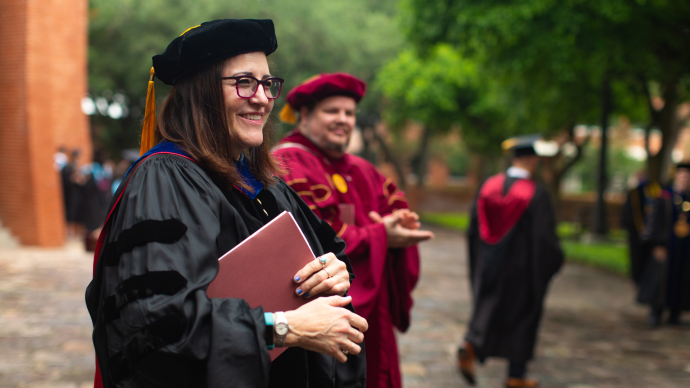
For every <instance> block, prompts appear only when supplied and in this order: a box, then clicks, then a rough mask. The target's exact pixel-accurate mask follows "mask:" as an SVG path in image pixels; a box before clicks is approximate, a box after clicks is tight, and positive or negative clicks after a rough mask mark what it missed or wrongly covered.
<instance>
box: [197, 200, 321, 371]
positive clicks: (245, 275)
mask: <svg viewBox="0 0 690 388" xmlns="http://www.w3.org/2000/svg"><path fill="white" fill-rule="evenodd" d="M315 259H316V258H315V257H314V253H313V252H312V250H311V248H310V247H309V244H308V243H307V239H306V238H305V237H304V234H302V231H301V230H300V228H299V226H298V225H297V222H295V219H294V218H293V217H292V214H290V213H289V212H282V213H280V214H279V215H278V216H277V217H276V218H274V219H273V220H272V221H271V222H269V223H268V224H266V225H264V226H263V227H262V228H261V229H259V230H257V231H256V232H255V233H254V234H252V235H251V236H249V237H248V238H247V239H246V240H244V241H242V242H241V243H240V244H238V245H237V246H236V247H235V248H233V249H231V250H230V251H229V252H228V253H226V254H225V255H223V256H222V257H221V258H220V259H218V260H219V261H220V268H219V270H218V275H216V278H215V279H214V280H213V281H212V282H211V284H210V285H209V286H208V290H207V291H206V293H207V294H208V297H209V298H239V299H244V300H246V301H247V303H249V306H251V307H252V308H255V307H258V306H263V307H264V311H265V312H276V311H288V310H294V309H296V308H298V307H300V306H302V305H303V304H305V303H307V302H308V301H309V300H308V299H305V298H303V297H300V296H297V294H295V290H296V289H297V288H298V284H297V283H295V281H294V280H293V277H294V276H295V275H296V274H297V271H299V270H300V269H302V267H304V266H305V265H307V263H309V262H310V261H311V260H315ZM288 323H289V322H288ZM285 349H286V348H275V349H273V350H271V351H270V354H271V361H273V360H275V358H276V357H278V356H279V355H280V354H281V353H282V352H283V351H285Z"/></svg>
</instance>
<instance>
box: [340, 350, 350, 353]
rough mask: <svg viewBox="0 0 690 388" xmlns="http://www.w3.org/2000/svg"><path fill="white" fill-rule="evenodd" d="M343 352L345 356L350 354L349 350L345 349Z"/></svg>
mask: <svg viewBox="0 0 690 388" xmlns="http://www.w3.org/2000/svg"><path fill="white" fill-rule="evenodd" d="M342 352H343V354H350V351H349V350H347V349H343V350H342Z"/></svg>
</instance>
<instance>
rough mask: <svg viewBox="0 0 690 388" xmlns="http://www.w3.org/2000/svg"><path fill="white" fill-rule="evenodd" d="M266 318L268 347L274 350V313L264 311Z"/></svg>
mask: <svg viewBox="0 0 690 388" xmlns="http://www.w3.org/2000/svg"><path fill="white" fill-rule="evenodd" d="M264 320H265V321H266V336H265V337H266V347H267V348H268V350H273V346H274V345H273V313H264Z"/></svg>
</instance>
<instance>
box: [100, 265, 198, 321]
mask: <svg viewBox="0 0 690 388" xmlns="http://www.w3.org/2000/svg"><path fill="white" fill-rule="evenodd" d="M185 285H187V279H185V278H184V277H183V276H182V275H180V273H179V272H177V271H154V272H147V273H145V274H143V275H139V276H133V277H131V278H129V279H127V280H125V281H124V282H122V283H120V284H119V285H118V286H117V288H116V289H115V290H116V293H115V294H114V295H111V296H109V297H107V298H105V299H104V301H103V313H104V314H105V320H106V322H110V321H112V320H114V319H117V318H119V317H120V309H121V308H122V307H123V306H125V305H126V304H127V303H129V302H132V301H135V300H137V299H143V298H148V297H151V296H153V295H174V294H176V293H177V292H178V291H180V290H181V289H182V288H183V287H184V286H185Z"/></svg>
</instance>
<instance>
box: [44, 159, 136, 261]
mask: <svg viewBox="0 0 690 388" xmlns="http://www.w3.org/2000/svg"><path fill="white" fill-rule="evenodd" d="M138 157H139V153H138V152H136V151H132V150H125V151H123V152H122V154H121V160H120V161H118V162H117V163H116V162H114V161H113V160H111V159H110V158H109V156H108V153H107V152H106V151H104V150H102V149H96V150H95V151H94V153H93V155H92V158H91V162H90V163H84V159H83V158H82V152H81V150H79V149H67V148H65V147H60V148H59V149H58V151H57V152H56V153H55V155H54V156H53V160H54V167H55V170H56V171H58V172H59V173H60V179H61V183H62V193H63V196H62V197H63V201H64V207H65V219H66V222H67V238H68V239H75V238H79V239H83V240H84V244H85V247H86V249H87V250H88V251H93V250H94V249H95V245H96V241H97V240H98V235H99V234H100V230H101V227H102V225H103V220H104V219H105V217H106V212H107V211H108V206H109V205H110V201H111V199H112V196H113V193H114V192H115V190H117V188H118V186H119V185H120V182H121V181H122V177H124V175H125V173H126V172H127V170H128V169H129V167H130V166H131V165H132V163H133V162H134V161H136V159H137V158H138Z"/></svg>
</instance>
